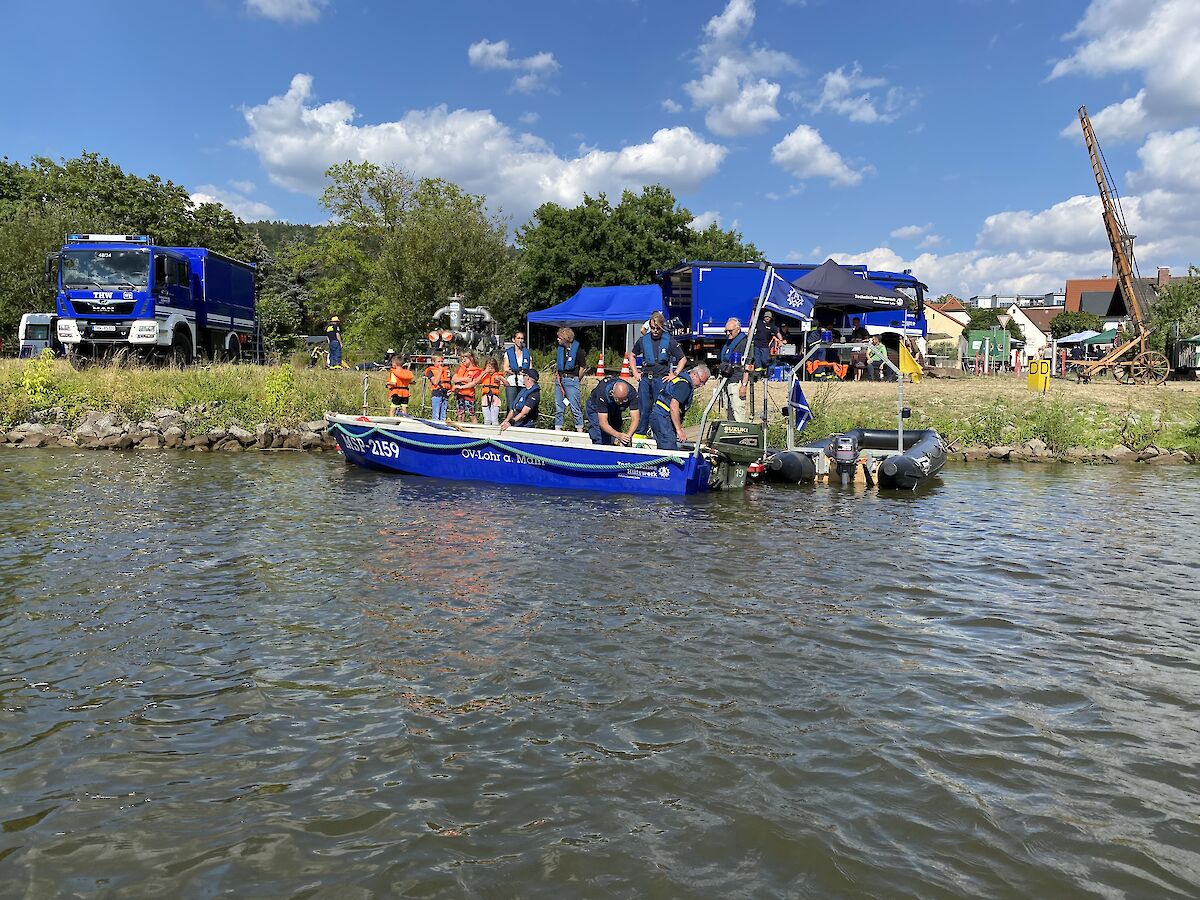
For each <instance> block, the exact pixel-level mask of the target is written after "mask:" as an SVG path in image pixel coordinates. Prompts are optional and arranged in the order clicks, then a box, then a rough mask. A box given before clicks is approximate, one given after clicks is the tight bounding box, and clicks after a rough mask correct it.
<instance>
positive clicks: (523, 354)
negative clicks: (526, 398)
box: [504, 331, 533, 409]
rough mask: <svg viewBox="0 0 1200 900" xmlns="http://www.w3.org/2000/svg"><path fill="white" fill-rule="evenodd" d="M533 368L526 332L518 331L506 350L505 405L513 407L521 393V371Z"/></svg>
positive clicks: (509, 407)
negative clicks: (526, 342)
mask: <svg viewBox="0 0 1200 900" xmlns="http://www.w3.org/2000/svg"><path fill="white" fill-rule="evenodd" d="M532 368H533V357H532V356H531V355H530V353H529V348H528V347H526V346H525V332H523V331H518V332H516V333H515V334H514V335H513V336H512V346H511V347H509V348H508V349H506V350H505V351H504V375H505V386H504V405H505V407H506V408H508V409H512V406H513V403H514V402H516V399H517V394H519V393H521V388H522V386H523V379H522V377H521V372H522V370H524V369H532Z"/></svg>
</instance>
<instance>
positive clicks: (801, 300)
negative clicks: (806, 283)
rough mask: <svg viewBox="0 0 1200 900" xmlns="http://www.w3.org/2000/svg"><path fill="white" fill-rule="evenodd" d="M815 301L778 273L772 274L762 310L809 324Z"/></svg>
mask: <svg viewBox="0 0 1200 900" xmlns="http://www.w3.org/2000/svg"><path fill="white" fill-rule="evenodd" d="M815 299H816V298H815V297H813V295H812V294H810V293H808V292H807V291H802V290H800V289H799V288H797V287H794V286H793V285H792V284H790V283H789V282H788V281H787V280H786V279H785V278H783V276H781V275H780V274H779V273H778V272H772V273H771V289H770V290H769V291H767V296H766V299H764V300H763V309H773V310H775V312H777V313H780V314H781V315H785V316H791V317H792V318H793V319H801V320H803V321H805V322H811V321H812V314H813V300H815Z"/></svg>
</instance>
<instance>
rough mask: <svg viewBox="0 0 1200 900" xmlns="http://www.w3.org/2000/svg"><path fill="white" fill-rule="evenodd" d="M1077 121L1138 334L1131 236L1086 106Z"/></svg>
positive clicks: (1141, 325) (1141, 320)
mask: <svg viewBox="0 0 1200 900" xmlns="http://www.w3.org/2000/svg"><path fill="white" fill-rule="evenodd" d="M1079 124H1080V125H1081V126H1082V127H1083V140H1084V143H1086V144H1087V152H1088V158H1089V159H1090V160H1091V163H1092V174H1094V175H1095V176H1096V187H1097V188H1098V189H1099V190H1100V203H1101V204H1102V205H1103V207H1104V229H1105V231H1107V232H1108V243H1109V244H1110V245H1111V246H1112V252H1113V263H1114V268H1115V269H1116V273H1117V283H1118V284H1119V285H1120V287H1121V296H1122V297H1123V298H1124V300H1125V310H1126V312H1128V313H1129V317H1130V318H1131V319H1132V320H1133V326H1134V328H1135V329H1136V330H1137V331H1138V333H1139V334H1140V333H1143V332H1144V331H1145V315H1144V311H1143V310H1142V304H1141V303H1140V302H1139V301H1138V296H1137V283H1136V282H1135V281H1134V278H1133V251H1132V243H1133V238H1132V237H1131V236H1130V235H1129V234H1128V233H1127V232H1126V230H1125V227H1124V223H1123V221H1122V219H1121V217H1120V216H1119V215H1118V212H1117V204H1116V201H1115V200H1114V199H1113V195H1112V191H1111V190H1110V189H1109V186H1108V177H1107V176H1106V175H1105V172H1104V161H1103V159H1102V158H1101V156H1100V144H1099V142H1098V141H1097V140H1096V132H1095V131H1094V130H1093V129H1092V120H1091V119H1090V118H1088V112H1087V107H1086V106H1081V107H1079Z"/></svg>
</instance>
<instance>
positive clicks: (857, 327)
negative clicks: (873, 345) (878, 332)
mask: <svg viewBox="0 0 1200 900" xmlns="http://www.w3.org/2000/svg"><path fill="white" fill-rule="evenodd" d="M870 339H871V333H870V332H869V331H867V329H866V328H865V327H864V326H863V323H862V319H855V320H854V322H853V324H852V327H851V329H850V340H851V341H868V340H870Z"/></svg>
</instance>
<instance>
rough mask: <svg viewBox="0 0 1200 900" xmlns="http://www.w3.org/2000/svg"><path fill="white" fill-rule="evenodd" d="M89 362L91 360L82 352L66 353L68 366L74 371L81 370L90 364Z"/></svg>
mask: <svg viewBox="0 0 1200 900" xmlns="http://www.w3.org/2000/svg"><path fill="white" fill-rule="evenodd" d="M91 362H92V361H91V360H90V359H89V358H88V357H86V356H84V355H83V354H82V353H68V354H67V364H68V365H70V367H71V368H72V369H74V370H75V371H76V372H82V371H83V370H84V369H86V368H87V367H88V366H89V365H90V364H91Z"/></svg>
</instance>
